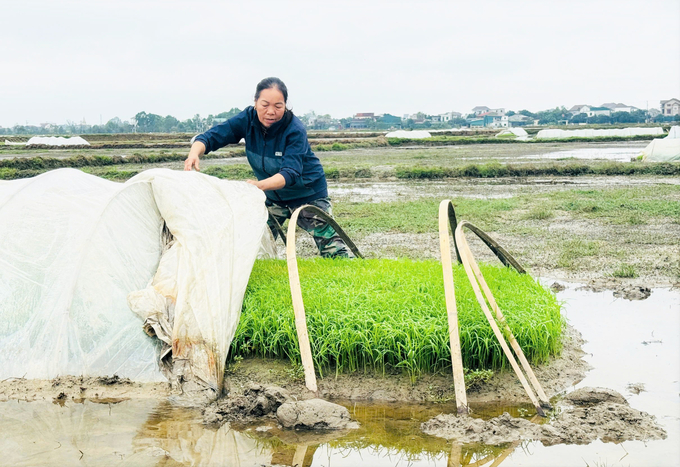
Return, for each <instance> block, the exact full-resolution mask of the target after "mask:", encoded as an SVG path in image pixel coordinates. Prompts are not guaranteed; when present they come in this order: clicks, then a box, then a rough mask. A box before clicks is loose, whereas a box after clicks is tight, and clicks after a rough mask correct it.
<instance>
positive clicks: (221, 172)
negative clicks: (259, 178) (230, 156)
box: [202, 164, 255, 180]
mask: <svg viewBox="0 0 680 467" xmlns="http://www.w3.org/2000/svg"><path fill="white" fill-rule="evenodd" d="M202 172H203V173H204V174H206V175H212V176H213V177H217V178H223V179H228V180H245V179H248V178H255V174H254V173H253V170H252V169H251V168H250V166H249V165H246V164H229V165H211V166H208V167H206V168H205V169H203V170H202Z"/></svg>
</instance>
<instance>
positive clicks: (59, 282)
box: [0, 169, 271, 390]
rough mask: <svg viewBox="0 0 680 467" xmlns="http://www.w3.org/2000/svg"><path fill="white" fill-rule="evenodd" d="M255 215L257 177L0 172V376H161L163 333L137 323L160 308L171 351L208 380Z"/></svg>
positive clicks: (220, 352)
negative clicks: (9, 175)
mask: <svg viewBox="0 0 680 467" xmlns="http://www.w3.org/2000/svg"><path fill="white" fill-rule="evenodd" d="M266 220H267V210H266V207H265V205H264V194H263V193H262V192H261V191H260V190H259V189H257V188H256V187H254V186H252V185H249V184H247V183H245V182H229V181H222V180H219V179H217V178H214V177H209V176H206V175H203V174H200V173H197V172H179V171H172V170H168V169H154V170H149V171H145V172H142V173H140V174H139V175H137V176H135V177H133V178H132V179H130V180H129V181H127V182H126V183H122V184H121V183H115V182H111V181H107V180H104V179H101V178H98V177H95V176H92V175H88V174H85V173H83V172H81V171H79V170H74V169H59V170H54V171H51V172H47V173H45V174H42V175H39V176H37V177H35V178H31V179H23V180H15V181H4V182H0V379H5V378H11V377H25V378H41V379H42V378H54V377H56V376H59V375H75V376H80V375H83V376H106V375H113V374H117V375H118V376H120V377H125V378H130V379H132V380H135V381H165V380H166V376H164V374H163V372H162V371H161V367H160V364H159V357H160V352H161V349H162V345H163V341H162V340H160V339H156V338H152V337H150V336H149V335H147V333H145V332H144V326H143V320H145V319H146V318H147V317H149V316H153V315H154V313H156V312H157V311H159V310H160V311H162V312H163V313H166V316H169V315H168V314H167V313H168V311H170V312H171V320H170V321H169V322H168V323H165V324H166V331H170V335H169V340H170V345H171V347H172V358H173V360H174V359H175V358H176V359H179V360H181V361H183V362H184V363H185V367H186V368H188V370H187V371H186V372H188V373H191V375H192V376H194V377H196V378H198V379H200V380H201V381H203V383H205V384H207V385H208V386H209V387H211V388H213V389H216V390H218V389H219V388H221V385H222V375H223V373H224V361H225V359H226V356H227V352H228V350H229V345H230V344H231V340H232V339H233V336H234V333H235V331H236V326H237V325H238V320H239V318H240V311H241V303H242V301H243V294H244V293H245V288H246V286H247V283H248V278H249V276H250V272H251V270H252V266H253V263H254V261H255V258H256V257H257V255H258V253H261V250H262V248H263V247H262V245H263V241H264V242H265V245H266V244H267V242H268V241H269V242H270V240H271V238H270V236H269V234H268V229H267V228H266ZM164 227H166V230H169V231H170V233H171V234H172V237H173V239H174V243H172V245H171V246H170V248H169V249H168V248H167V246H168V245H167V242H166V241H165V239H164V235H163V231H164ZM265 234H266V235H265ZM268 248H270V249H271V244H268ZM159 265H160V266H166V267H159ZM139 291H141V295H144V296H145V297H146V299H147V302H148V303H146V304H142V305H139V304H138V306H137V309H136V313H137V314H139V315H140V316H137V315H136V314H135V313H134V312H133V311H132V310H131V309H130V308H129V306H128V296H129V295H130V294H133V293H134V292H139ZM133 296H134V294H133ZM167 326H170V327H167ZM159 329H160V327H159ZM159 337H160V336H159Z"/></svg>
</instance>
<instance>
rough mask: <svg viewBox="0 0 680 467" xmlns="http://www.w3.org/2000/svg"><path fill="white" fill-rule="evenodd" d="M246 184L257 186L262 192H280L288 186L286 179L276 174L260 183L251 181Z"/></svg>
mask: <svg viewBox="0 0 680 467" xmlns="http://www.w3.org/2000/svg"><path fill="white" fill-rule="evenodd" d="M246 182H247V183H250V184H251V185H255V186H256V187H258V188H259V189H260V190H262V191H268V190H278V189H280V188H283V187H284V186H286V179H285V178H283V175H281V174H275V175H272V176H271V177H269V178H265V179H264V180H260V181H257V180H252V179H249V180H246Z"/></svg>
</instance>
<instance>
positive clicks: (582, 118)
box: [569, 113, 588, 124]
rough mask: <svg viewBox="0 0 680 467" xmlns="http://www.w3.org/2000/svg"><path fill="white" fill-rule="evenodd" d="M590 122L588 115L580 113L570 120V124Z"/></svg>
mask: <svg viewBox="0 0 680 467" xmlns="http://www.w3.org/2000/svg"><path fill="white" fill-rule="evenodd" d="M587 121H588V114H584V113H580V114H576V115H574V116H573V117H571V119H570V120H569V122H570V123H574V124H578V123H586V122H587Z"/></svg>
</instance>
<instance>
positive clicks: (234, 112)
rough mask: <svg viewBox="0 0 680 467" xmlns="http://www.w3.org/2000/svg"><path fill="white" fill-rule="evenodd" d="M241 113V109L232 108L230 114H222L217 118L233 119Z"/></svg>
mask: <svg viewBox="0 0 680 467" xmlns="http://www.w3.org/2000/svg"><path fill="white" fill-rule="evenodd" d="M240 113H241V109H239V108H238V107H233V108H231V109H230V110H229V111H228V112H220V113H218V114H217V115H215V117H216V118H231V117H234V116H236V115H238V114H240Z"/></svg>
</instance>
